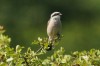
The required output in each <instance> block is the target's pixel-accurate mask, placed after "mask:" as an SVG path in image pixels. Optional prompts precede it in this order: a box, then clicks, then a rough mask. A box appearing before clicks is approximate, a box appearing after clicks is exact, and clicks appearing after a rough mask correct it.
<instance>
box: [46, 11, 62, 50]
mask: <svg viewBox="0 0 100 66" xmlns="http://www.w3.org/2000/svg"><path fill="white" fill-rule="evenodd" d="M61 15H62V14H61V13H60V12H53V13H52V14H51V16H50V19H49V21H48V23H47V35H48V37H49V38H48V43H49V45H48V47H49V49H47V50H51V49H52V46H53V45H54V42H55V38H56V37H57V38H59V37H60V35H61V28H62V23H61V20H60V18H61Z"/></svg>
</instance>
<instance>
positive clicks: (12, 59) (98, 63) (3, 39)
mask: <svg viewBox="0 0 100 66" xmlns="http://www.w3.org/2000/svg"><path fill="white" fill-rule="evenodd" d="M4 32H5V30H3V27H2V26H0V66H100V50H96V49H91V50H90V51H82V52H78V51H75V52H73V53H71V55H67V54H64V51H65V50H64V48H63V47H61V48H60V49H59V50H57V51H54V53H53V54H52V55H51V56H50V57H47V58H46V59H41V58H39V56H41V55H43V54H45V53H48V51H47V50H46V49H47V48H48V45H49V44H48V39H47V38H38V40H34V41H33V42H32V43H33V44H39V45H40V46H41V48H40V49H39V50H37V51H36V52H35V51H34V50H32V49H31V48H30V47H29V48H28V49H27V51H26V52H24V53H22V50H23V48H24V47H22V46H20V45H17V46H16V48H11V47H10V42H11V38H9V37H8V36H7V35H4Z"/></svg>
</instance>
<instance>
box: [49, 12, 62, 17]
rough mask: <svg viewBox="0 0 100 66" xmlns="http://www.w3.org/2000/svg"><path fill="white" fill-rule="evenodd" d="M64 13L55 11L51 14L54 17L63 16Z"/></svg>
mask: <svg viewBox="0 0 100 66" xmlns="http://www.w3.org/2000/svg"><path fill="white" fill-rule="evenodd" d="M61 15H62V14H61V13H60V12H53V13H52V14H51V17H54V16H61Z"/></svg>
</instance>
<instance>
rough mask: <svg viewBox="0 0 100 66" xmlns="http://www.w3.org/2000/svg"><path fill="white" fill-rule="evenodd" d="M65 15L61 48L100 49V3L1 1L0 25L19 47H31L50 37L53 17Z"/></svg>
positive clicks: (81, 0)
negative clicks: (38, 40) (39, 40)
mask: <svg viewBox="0 0 100 66" xmlns="http://www.w3.org/2000/svg"><path fill="white" fill-rule="evenodd" d="M54 11H59V12H61V13H62V14H63V15H62V17H61V21H62V25H63V27H62V35H64V37H63V38H62V40H61V42H60V44H59V45H58V46H56V49H58V48H59V47H60V46H62V47H64V48H65V49H66V52H67V53H69V52H71V51H76V50H78V51H80V50H89V49H91V48H96V49H100V0H0V25H3V26H4V28H5V29H6V34H7V35H9V36H10V37H11V38H12V42H11V46H12V47H15V46H16V45H17V44H20V45H21V46H26V47H32V48H33V49H36V48H37V47H36V46H35V45H31V43H32V41H33V40H35V39H37V38H38V37H47V34H46V27H47V21H48V20H49V18H50V14H51V13H52V12H54Z"/></svg>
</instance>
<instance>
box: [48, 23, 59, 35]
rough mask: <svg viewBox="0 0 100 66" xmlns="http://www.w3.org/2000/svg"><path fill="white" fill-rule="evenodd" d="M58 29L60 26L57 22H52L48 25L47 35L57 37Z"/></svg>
mask: <svg viewBox="0 0 100 66" xmlns="http://www.w3.org/2000/svg"><path fill="white" fill-rule="evenodd" d="M60 28H61V25H60V24H59V23H57V22H52V23H49V26H48V29H47V30H48V31H47V32H48V34H49V35H52V36H54V35H57V33H58V32H59V31H60Z"/></svg>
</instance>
